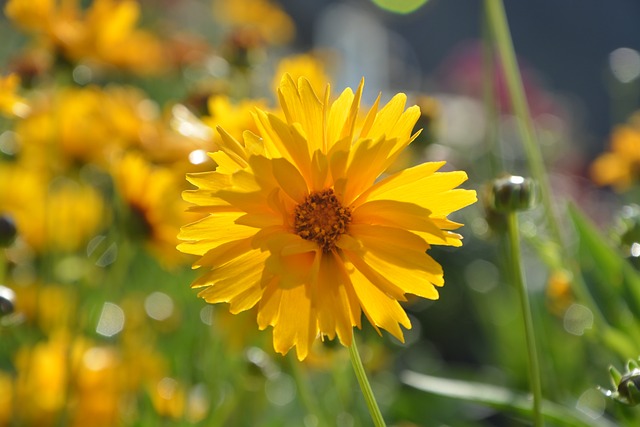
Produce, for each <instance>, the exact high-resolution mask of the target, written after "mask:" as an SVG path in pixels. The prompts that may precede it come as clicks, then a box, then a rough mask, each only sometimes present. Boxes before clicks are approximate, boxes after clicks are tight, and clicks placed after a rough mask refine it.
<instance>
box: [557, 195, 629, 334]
mask: <svg viewBox="0 0 640 427" xmlns="http://www.w3.org/2000/svg"><path fill="white" fill-rule="evenodd" d="M569 216H570V218H571V221H572V222H573V225H574V227H575V230H576V232H577V234H578V238H579V252H580V255H581V257H580V258H581V267H582V270H583V271H587V270H589V269H590V270H591V271H592V272H593V274H594V277H595V278H596V279H597V280H596V285H597V288H596V290H597V291H598V292H599V296H600V298H599V299H598V301H599V302H600V303H601V304H602V305H603V306H604V305H605V304H606V308H607V311H608V314H609V317H610V318H611V320H612V321H614V322H615V323H617V324H618V325H620V324H621V321H622V322H624V321H628V320H629V317H634V316H630V313H629V311H631V312H633V313H634V314H635V316H636V317H637V316H640V275H639V274H638V272H637V271H636V270H635V269H634V268H633V266H631V265H630V264H629V262H628V261H627V260H626V259H624V257H623V256H622V255H621V254H620V253H618V251H616V249H614V248H613V247H612V246H611V245H610V244H609V242H608V239H606V238H605V237H604V236H603V235H602V234H601V232H600V231H599V230H598V229H597V227H596V226H595V225H594V224H593V223H592V222H591V221H590V220H589V219H588V218H587V217H586V216H585V215H584V214H583V213H582V212H580V210H579V209H578V208H576V207H575V206H572V205H570V206H569Z"/></svg>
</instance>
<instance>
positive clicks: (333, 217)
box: [294, 188, 351, 253]
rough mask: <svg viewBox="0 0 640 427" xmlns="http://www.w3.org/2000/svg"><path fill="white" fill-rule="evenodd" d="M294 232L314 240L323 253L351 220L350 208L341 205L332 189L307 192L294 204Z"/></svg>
mask: <svg viewBox="0 0 640 427" xmlns="http://www.w3.org/2000/svg"><path fill="white" fill-rule="evenodd" d="M294 219H295V223H294V227H295V233H296V234H297V235H298V236H300V237H302V238H303V239H305V240H311V241H314V242H316V243H317V244H318V245H319V246H320V247H321V248H322V251H323V252H324V253H328V252H331V251H332V250H333V249H334V248H335V247H336V242H337V241H338V238H340V236H341V235H343V234H344V233H346V232H347V228H348V227H349V223H350V222H351V209H349V208H348V207H344V206H342V204H341V203H340V201H338V198H337V197H336V195H335V193H334V192H333V189H331V188H328V189H326V190H322V191H317V192H315V193H311V194H309V195H308V196H307V197H306V198H305V200H304V202H303V203H301V204H299V205H298V206H296V210H295V218H294Z"/></svg>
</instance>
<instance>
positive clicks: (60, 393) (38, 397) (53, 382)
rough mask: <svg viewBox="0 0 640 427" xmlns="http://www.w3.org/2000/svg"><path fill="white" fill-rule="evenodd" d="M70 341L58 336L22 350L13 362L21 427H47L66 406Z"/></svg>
mask: <svg viewBox="0 0 640 427" xmlns="http://www.w3.org/2000/svg"><path fill="white" fill-rule="evenodd" d="M68 356H69V338H68V335H67V334H57V335H55V336H53V337H51V338H50V340H49V341H46V342H41V343H38V344H36V345H34V346H33V347H23V348H21V349H20V350H19V351H18V353H17V355H16V360H15V366H16V370H17V378H16V387H15V393H16V394H15V398H16V400H17V401H18V402H21V403H20V405H19V409H20V413H19V414H16V416H15V418H14V421H18V422H19V423H20V422H22V424H20V425H34V426H36V425H37V426H50V425H54V424H55V422H56V420H57V417H58V415H59V413H60V411H62V409H63V408H64V406H65V402H66V398H67V381H68V379H69V369H68V367H69V359H68Z"/></svg>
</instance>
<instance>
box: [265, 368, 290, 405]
mask: <svg viewBox="0 0 640 427" xmlns="http://www.w3.org/2000/svg"><path fill="white" fill-rule="evenodd" d="M264 391H265V393H266V394H267V399H269V402H271V403H273V404H274V405H277V406H285V405H287V404H289V403H291V402H292V401H293V399H295V397H296V385H295V383H294V382H293V379H291V377H290V376H289V375H287V374H280V375H278V376H276V377H274V378H270V379H268V380H267V381H266V383H265V384H264Z"/></svg>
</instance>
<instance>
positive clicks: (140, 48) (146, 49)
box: [5, 0, 164, 73]
mask: <svg viewBox="0 0 640 427" xmlns="http://www.w3.org/2000/svg"><path fill="white" fill-rule="evenodd" d="M5 13H6V15H7V16H8V17H9V18H10V19H11V20H12V21H13V22H14V23H15V24H16V25H18V26H19V27H20V28H21V29H23V30H24V31H27V32H29V33H31V34H34V36H35V37H36V41H37V42H39V43H41V44H43V45H44V46H45V47H46V48H47V49H50V50H52V51H55V52H56V53H58V54H60V55H62V56H64V57H65V58H67V59H68V60H70V61H74V62H96V63H97V64H98V65H102V66H112V67H116V68H123V69H126V70H132V71H136V72H140V73H149V72H157V71H159V70H160V69H161V68H162V66H163V60H164V58H163V51H162V45H161V43H160V41H159V40H158V39H157V38H156V37H155V36H154V35H153V34H152V33H149V32H147V31H144V30H140V29H137V28H136V22H137V21H138V19H139V16H140V5H139V4H138V2H137V1H134V0H124V1H120V0H94V1H93V2H92V3H91V4H90V6H89V8H88V9H86V10H83V9H82V8H81V6H80V2H79V1H78V0H72V1H63V2H58V1H56V0H38V1H24V0H9V1H8V2H7V4H6V5H5Z"/></svg>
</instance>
